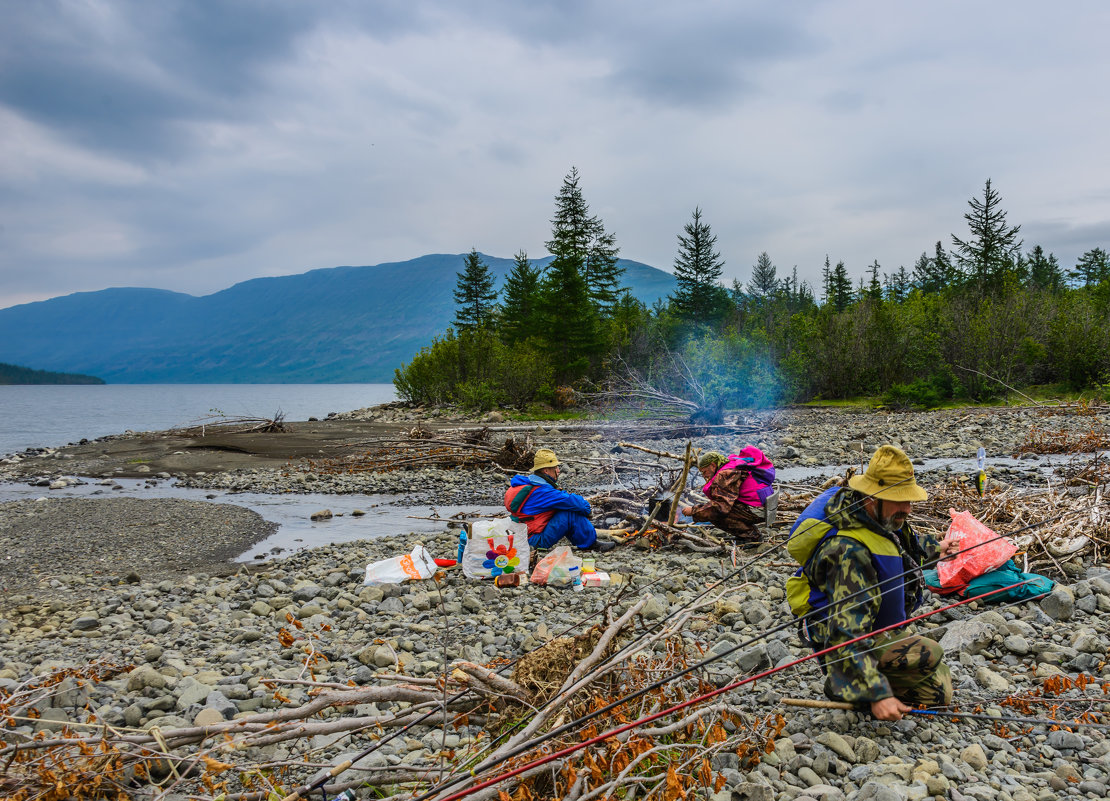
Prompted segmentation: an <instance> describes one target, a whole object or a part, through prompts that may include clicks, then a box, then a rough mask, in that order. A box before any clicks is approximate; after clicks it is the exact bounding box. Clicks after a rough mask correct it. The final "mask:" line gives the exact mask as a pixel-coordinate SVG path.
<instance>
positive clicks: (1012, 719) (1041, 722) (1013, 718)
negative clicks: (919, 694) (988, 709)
mask: <svg viewBox="0 0 1110 801" xmlns="http://www.w3.org/2000/svg"><path fill="white" fill-rule="evenodd" d="M779 703H781V704H783V705H784V706H796V707H804V708H807V709H844V710H851V711H855V712H858V711H860V710H859V708H858V707H857V706H855V705H854V704H850V703H848V702H847V701H824V700H821V699H817V698H782V699H780V700H779ZM906 714H908V715H919V716H923V717H932V718H935V719H937V720H941V719H943V718H961V719H967V720H989V721H994V722H998V721H1003V722H1006V723H1024V724H1028V725H1033V726H1068V727H1070V726H1083V727H1086V728H1088V729H1110V723H1099V722H1095V721H1090V722H1088V721H1075V720H1056V719H1054V718H1030V717H1023V716H1019V715H988V714H985V713H980V712H956V711H953V710H949V709H911V710H910V711H909V712H907V713H906Z"/></svg>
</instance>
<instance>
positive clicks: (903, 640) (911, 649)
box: [825, 631, 952, 706]
mask: <svg viewBox="0 0 1110 801" xmlns="http://www.w3.org/2000/svg"><path fill="white" fill-rule="evenodd" d="M869 650H871V651H872V653H873V654H874V655H875V656H876V657H877V658H878V660H879V672H880V673H882V674H883V675H884V676H885V677H886V680H887V681H888V682H889V683H890V689H891V690H892V691H893V692H894V695H895V696H896V697H897V698H898V699H899V700H900V701H902V702H903V703H906V704H909V705H911V706H948V705H949V704H950V703H952V673H951V671H949V669H948V665H946V664H944V662H943V661H942V660H943V658H944V649H942V648H941V647H940V643H938V642H937V641H936V640H930V639H929V638H928V637H921V636H918V635H916V634H906V633H904V632H900V631H888V632H885V633H883V634H879V635H877V636H876V637H875V638H874V640H873V644H872V646H871V648H870V649H869ZM825 694H826V695H827V696H829V697H830V698H837V696H836V694H835V691H833V690H832V688H831V687H830V683H829V682H828V681H827V680H826V682H825Z"/></svg>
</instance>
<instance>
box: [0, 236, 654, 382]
mask: <svg viewBox="0 0 1110 801" xmlns="http://www.w3.org/2000/svg"><path fill="white" fill-rule="evenodd" d="M464 256H465V254H427V255H425V256H419V257H417V258H415V259H410V260H408V261H402V262H386V263H383V264H377V265H365V266H350V265H342V266H337V267H321V268H316V269H313V270H309V271H307V272H304V273H298V274H296V275H288V276H264V277H259V278H251V279H248V280H246V281H241V282H239V283H236V284H233V285H232V286H230V287H227V288H225V289H221V290H218V291H217V292H213V293H211V294H209V295H201V296H196V295H189V294H186V293H183V292H175V291H172V290H166V289H147V288H142V287H114V288H109V289H102V290H97V291H93V292H77V293H73V294H70V295H63V296H60V297H57V298H51V299H49V300H43V301H35V302H33V303H26V304H21V305H18V306H12V307H9V308H7V309H0V361H5V362H10V363H13V364H34V365H36V367H37V368H38V369H43V370H50V371H58V372H76V373H83V374H91V375H95V376H98V377H100V378H102V379H104V380H105V381H108V382H110V383H136V384H143V383H171V384H172V383H202V384H203V383H348V382H350V383H358V382H368V383H387V382H389V381H392V379H393V370H394V368H396V367H399V366H400V365H401V364H402V363H403V362H407V361H409V360H410V359H411V358H412V356H413V354H415V353H416V352H418V351H419V350H420V348H421V347H423V346H425V345H427V344H429V343H430V342H431V340H432V338H433V337H435V336H436V335H438V334H441V333H443V331H444V330H445V329H446V328H447V326H448V325H449V324H450V322H451V319H452V318H453V317H454V308H455V307H454V298H453V293H454V289H455V286H456V274H457V273H458V272H461V271H462V269H463V258H464ZM482 258H483V260H484V261H485V262H486V264H488V265H489V267H490V271H491V272H492V273H493V275H494V277H495V278H496V279H497V286H498V288H500V286H501V285H502V284H503V282H504V278H505V276H506V275H507V274H508V272H509V270H510V269H511V268H512V264H513V260H512V259H502V258H498V257H493V256H487V255H483V256H482ZM549 261H550V257H547V258H544V259H540V260H535V261H534V262H533V263H534V264H537V265H541V266H542V265H544V264H546V263H547V262H549ZM621 265H622V266H624V267H625V270H626V272H625V276H624V283H625V285H627V286H629V287H630V288H631V290H632V294H633V295H634V296H635V297H637V298H638V299H640V300H642V301H644V302H645V303H648V304H649V305H650V304H651V303H653V302H654V301H655V300H656V299H657V298H661V297H664V296H666V295H667V294H669V293H670V292H672V291H673V289H674V276H672V275H671V274H670V273H666V272H664V271H662V270H658V269H656V268H654V267H651V266H649V265H646V264H642V263H640V262H635V261H631V260H626V259H622V260H621Z"/></svg>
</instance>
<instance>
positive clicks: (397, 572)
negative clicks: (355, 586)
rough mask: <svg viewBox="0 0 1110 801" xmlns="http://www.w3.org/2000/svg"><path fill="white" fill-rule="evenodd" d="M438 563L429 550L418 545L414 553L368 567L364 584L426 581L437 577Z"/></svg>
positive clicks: (384, 560)
mask: <svg viewBox="0 0 1110 801" xmlns="http://www.w3.org/2000/svg"><path fill="white" fill-rule="evenodd" d="M435 572H436V563H435V560H433V559H432V555H431V554H430V553H428V549H427V548H425V547H424V546H423V545H417V546H416V547H415V548H413V549H412V553H410V554H406V555H405V556H392V557H390V558H389V559H383V560H382V561H380V562H374V563H373V564H369V565H367V566H366V579H365V580H364V581H363V582H362V583H363V584H400V583H401V582H402V581H408V580H409V579H426V578H431V577H432V576H433V575H435Z"/></svg>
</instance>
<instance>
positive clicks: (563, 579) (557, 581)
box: [530, 545, 582, 587]
mask: <svg viewBox="0 0 1110 801" xmlns="http://www.w3.org/2000/svg"><path fill="white" fill-rule="evenodd" d="M581 569H582V560H581V559H579V558H578V557H577V556H575V555H574V554H572V553H571V552H570V548H569V547H568V546H566V545H560V546H559V547H558V548H555V549H554V550H552V551H551V553H549V554H548V555H547V556H545V557H544V558H543V559H541V560H540V561H539V562H537V563H536V569H535V570H533V571H532V578H531V579H530V580H531V582H532V583H533V584H547V585H548V586H550V587H563V586H566V585H569V584H570V583H572V581H573V580H574V573H573V571H578V570H581Z"/></svg>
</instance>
